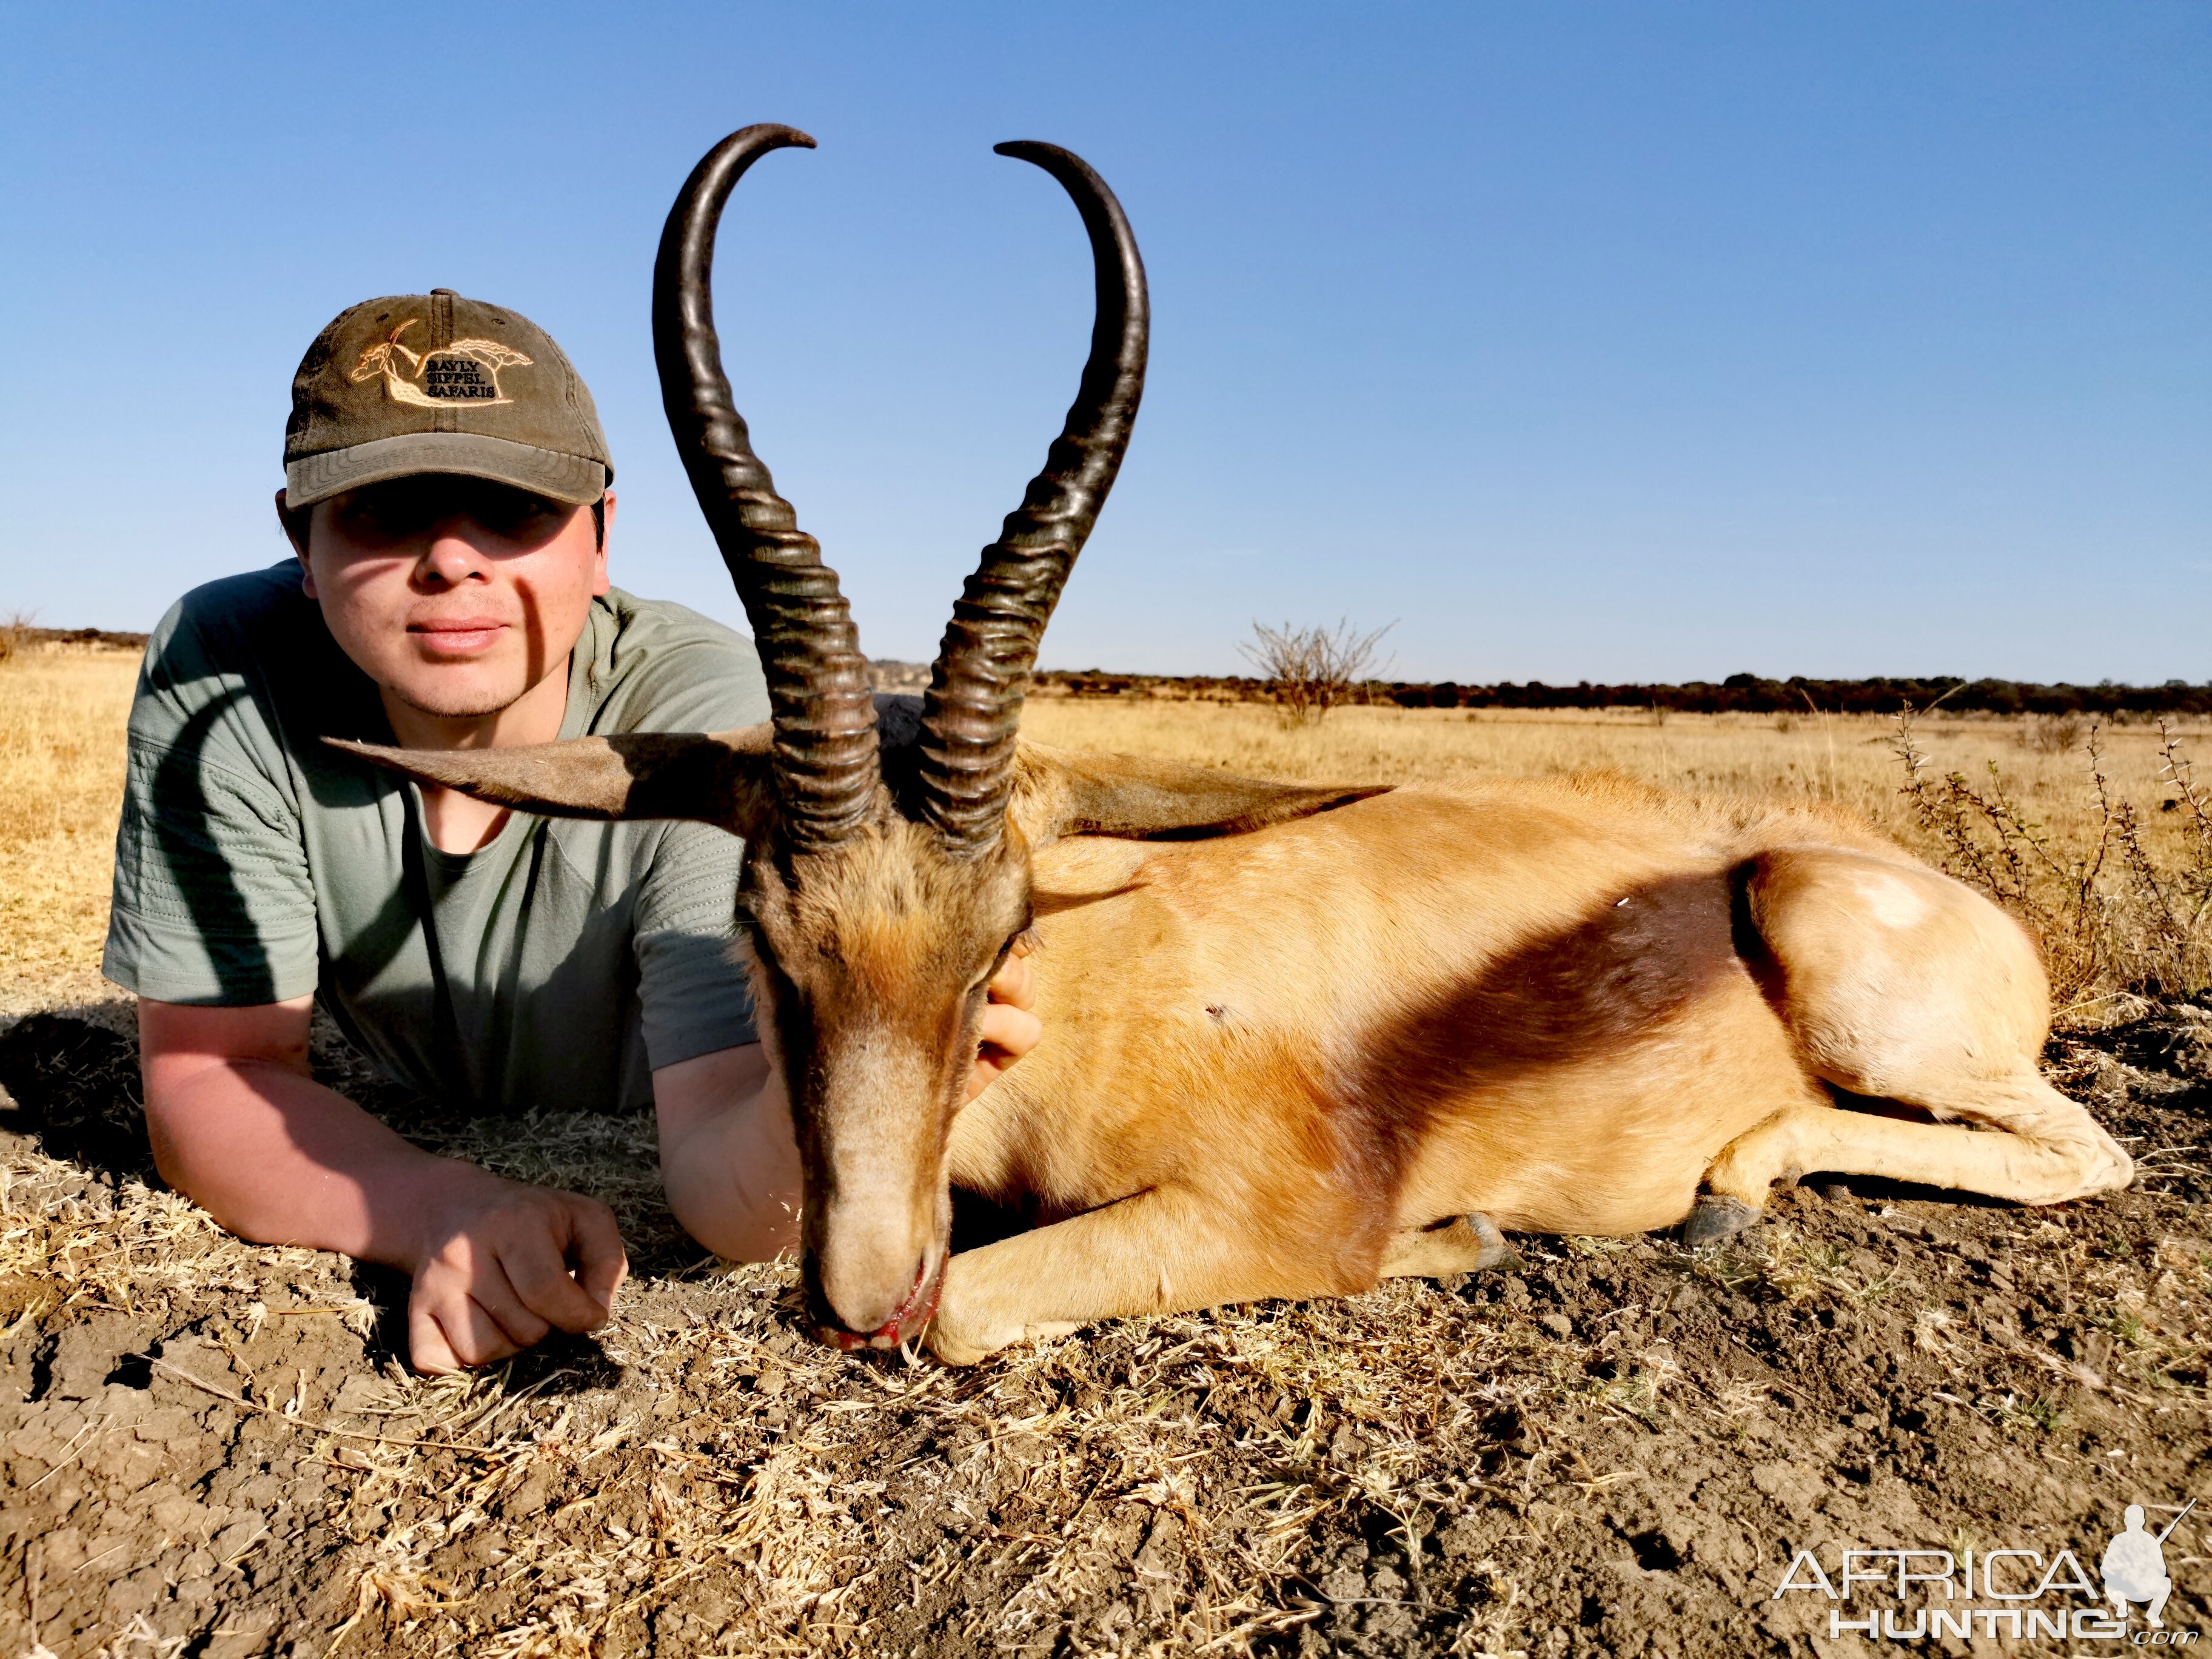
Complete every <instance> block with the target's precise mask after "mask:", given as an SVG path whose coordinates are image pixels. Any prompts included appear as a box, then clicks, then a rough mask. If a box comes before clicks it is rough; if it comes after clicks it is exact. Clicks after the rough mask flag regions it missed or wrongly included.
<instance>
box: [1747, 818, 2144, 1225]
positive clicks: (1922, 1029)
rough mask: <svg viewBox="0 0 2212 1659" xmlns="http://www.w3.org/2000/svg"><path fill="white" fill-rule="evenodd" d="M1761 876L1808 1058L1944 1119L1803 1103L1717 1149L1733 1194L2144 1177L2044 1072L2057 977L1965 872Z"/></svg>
mask: <svg viewBox="0 0 2212 1659" xmlns="http://www.w3.org/2000/svg"><path fill="white" fill-rule="evenodd" d="M1747 878H1748V879H1747V882H1746V884H1745V891H1746V896H1747V899H1748V901H1749V905H1750V910H1751V921H1752V922H1753V926H1754V927H1756V928H1757V930H1758V933H1759V938H1760V939H1761V940H1762V941H1763V942H1764V943H1765V946H1766V949H1767V950H1768V951H1771V955H1772V961H1771V964H1770V965H1771V969H1773V971H1772V972H1771V975H1769V976H1768V977H1769V982H1770V994H1772V995H1774V996H1775V997H1776V999H1777V1000H1778V1002H1779V1004H1780V1006H1781V1011H1782V1014H1783V1018H1784V1022H1785V1023H1786V1024H1788V1026H1789V1028H1790V1035H1791V1037H1792V1039H1793V1041H1794V1042H1795V1043H1796V1048H1797V1050H1798V1053H1799V1054H1800V1056H1801V1058H1802V1060H1803V1062H1804V1064H1805V1066H1806V1068H1807V1069H1808V1071H1810V1072H1811V1073H1813V1074H1814V1076H1816V1077H1818V1078H1820V1079H1823V1080H1824V1081H1826V1082H1828V1083H1831V1084H1833V1085H1836V1086H1837V1087H1838V1088H1841V1089H1845V1090H1849V1091H1851V1092H1852V1093H1855V1094H1860V1095H1869V1096H1874V1097H1881V1098H1887V1099H1890V1100H1895V1101H1899V1102H1901V1103H1904V1104H1905V1105H1908V1106H1916V1107H1920V1108H1922V1109H1925V1110H1926V1111H1927V1112H1928V1113H1929V1115H1930V1116H1932V1117H1934V1118H1936V1119H1937V1120H1938V1121H1936V1122H1934V1123H1913V1122H1905V1121H1899V1120H1897V1119H1895V1118H1888V1117H1881V1116H1876V1115H1872V1114H1869V1113H1864V1112H1852V1111H1844V1110H1840V1109H1835V1108H1832V1107H1821V1106H1815V1105H1810V1104H1807V1105H1796V1106H1792V1107H1790V1108H1788V1109H1784V1110H1783V1111H1781V1112H1778V1113H1777V1114H1776V1115H1774V1116H1772V1117H1771V1118H1768V1119H1767V1120H1766V1121H1764V1122H1762V1123H1760V1124H1759V1125H1758V1126H1757V1127H1754V1128H1753V1129H1751V1130H1749V1131H1747V1133H1744V1134H1742V1135H1740V1136H1738V1137H1737V1138H1736V1139H1735V1140H1734V1141H1732V1142H1730V1143H1729V1146H1727V1147H1726V1148H1725V1149H1723V1152H1721V1155H1720V1156H1719V1158H1717V1159H1716V1160H1715V1161H1714V1163H1713V1164H1712V1166H1711V1169H1710V1170H1708V1171H1707V1172H1706V1176H1705V1187H1706V1190H1707V1192H1708V1193H1709V1194H1711V1195H1712V1196H1713V1198H1714V1199H1715V1200H1718V1201H1719V1203H1720V1205H1722V1206H1726V1205H1728V1204H1729V1203H1731V1202H1732V1203H1734V1204H1739V1205H1747V1206H1750V1207H1751V1208H1752V1209H1753V1210H1755V1209H1757V1208H1758V1207H1759V1206H1760V1205H1763V1204H1764V1203H1765V1200H1766V1193H1767V1188H1768V1187H1769V1185H1770V1184H1771V1182H1774V1181H1776V1180H1777V1179H1778V1178H1780V1177H1781V1176H1784V1175H1785V1174H1791V1173H1798V1172H1804V1171H1809V1170H1833V1171H1835V1172H1836V1173H1838V1174H1840V1175H1871V1176H1886V1177H1887V1178H1889V1179H1891V1180H1895V1181H1909V1182H1923V1183H1925V1184H1927V1185H1929V1186H1936V1187H1951V1188H1960V1189H1961V1190H1964V1191H1967V1192H1975V1193H1981V1194H1986V1195H1987V1196H1989V1197H1991V1198H2001V1199H2007V1200H2011V1201H2012V1202H2014V1203H2018V1204H2059V1203H2063V1202H2065V1201H2067V1200H2070V1199H2079V1198H2090V1197H2094V1196H2097V1195H2099V1194H2104V1193H2111V1192H2117V1191H2118V1190H2119V1189H2120V1188H2123V1187H2125V1186H2126V1185H2127V1184H2128V1182H2130V1180H2131V1179H2133V1178H2134V1173H2135V1171H2134V1165H2133V1164H2132V1163H2131V1162H2130V1159H2129V1158H2128V1155H2127V1153H2126V1152H2123V1151H2122V1150H2121V1149H2120V1148H2119V1146H2118V1145H2116V1144H2115V1143H2114V1142H2113V1140H2112V1137H2111V1136H2110V1135H2108V1134H2106V1133H2105V1131H2104V1130H2103V1129H2102V1128H2101V1127H2099V1126H2098V1124H2097V1122H2096V1120H2094V1119H2093V1118H2092V1117H2091V1116H2090V1115H2089V1114H2088V1113H2087V1111H2085V1110H2084V1109H2082V1108H2081V1106H2080V1105H2078V1104H2076V1103H2075V1102H2073V1101H2070V1100H2069V1099H2067V1098H2066V1097H2065V1096H2063V1095H2062V1094H2060V1093H2059V1092H2058V1091H2057V1090H2056V1089H2054V1088H2052V1087H2051V1085H2049V1084H2048V1083H2046V1082H2045V1081H2044V1079H2043V1077H2042V1075H2041V1074H2040V1073H2039V1072H2038V1071H2037V1069H2036V1057H2037V1055H2038V1054H2039V1053H2040V1052H2041V1049H2042V1047H2043V1041H2044V1038H2045V1035H2046V1033H2047V1031H2048V1030H2049V1020H2050V992H2049V987H2048V984H2047V982H2046V981H2045V978H2044V975H2043V969H2042V965H2041V963H2039V962H2038V961H2037V959H2036V956H2035V951H2034V948H2033V945H2030V944H2029V942H2028V940H2027V935H2026V934H2024V933H2022V932H2021V929H2020V928H2019V927H2018V926H2017V925H2016V924H2015V923H2014V921H2012V919H2011V918H2010V917H2008V916H2007V915H2005V914H2004V913H2003V912H2002V911H2001V910H1999V909H1998V908H1996V906H1995V905H1993V904H1991V903H1990V902H1988V901H1987V900H1986V899H1984V898H1982V897H1981V896H1979V895H1978V894H1976V893H1973V892H1972V891H1970V890H1968V889H1966V888H1965V887H1963V886H1961V885H1960V884H1958V883H1957V882H1954V881H1952V880H1951V879H1949V878H1948V877H1944V876H1940V875H1937V874H1936V873H1935V872H1933V871H1930V870H1925V869H1922V868H1920V867H1919V866H1913V865H1906V864H1903V863H1899V862H1895V861H1892V860H1885V859H1881V858H1878V857H1875V856H1873V855H1870V854H1859V853H1850V852H1844V851H1839V850H1833V849H1828V848H1807V849H1792V850H1790V851H1787V852H1781V853H1771V854H1765V855H1764V856H1763V857H1762V858H1760V859H1759V860H1756V861H1755V862H1754V864H1753V866H1751V868H1750V869H1749V871H1748V872H1747ZM1948 1120H1963V1122H1960V1121H1948ZM1969 1123H1972V1124H1979V1125H1981V1126H1984V1130H1998V1131H2002V1133H1994V1134H1993V1133H1984V1132H1983V1131H1978V1130H1976V1129H1972V1128H1969V1127H1966V1124H1969Z"/></svg>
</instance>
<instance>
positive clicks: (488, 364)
mask: <svg viewBox="0 0 2212 1659" xmlns="http://www.w3.org/2000/svg"><path fill="white" fill-rule="evenodd" d="M421 321H422V319H421V318H420V317H410V318H409V319H407V320H406V321H405V322H404V323H402V324H400V325H399V326H398V327H397V328H395V329H393V330H392V332H391V333H390V334H388V335H386V337H384V338H383V339H381V340H380V341H378V342H377V343H375V344H374V345H373V346H371V347H369V349H368V350H366V351H364V352H362V354H361V361H360V362H356V364H355V365H354V366H353V374H352V375H351V377H350V378H351V379H352V380H353V382H354V384H355V385H356V386H358V385H360V384H361V382H362V381H363V380H367V379H368V377H369V376H370V375H372V374H377V373H379V372H381V373H382V374H383V375H384V390H385V392H386V393H387V394H388V395H389V396H390V398H392V402H394V403H396V404H413V405H414V406H415V407H416V408H417V409H443V408H446V407H447V406H448V405H450V404H473V405H474V406H475V407H477V408H478V409H485V408H490V407H492V406H495V405H496V404H511V403H513V401H514V399H513V398H510V397H508V396H507V395H506V393H504V392H501V390H500V387H499V372H500V370H501V369H502V368H529V367H530V359H529V358H527V357H526V356H523V355H522V354H521V353H520V352H519V351H517V350H516V349H514V348H513V347H512V346H503V345H501V343H499V342H498V341H496V340H456V341H454V342H453V344H451V345H449V346H441V347H440V348H439V349H437V350H435V351H425V352H417V351H411V350H410V349H408V348H407V347H405V346H404V345H402V344H400V343H399V337H400V336H401V335H403V334H404V333H405V332H406V331H408V330H409V329H410V328H413V327H414V326H415V325H416V324H418V323H420V322H421ZM403 358H404V360H405V363H404V368H403V367H402V363H401V360H402V359H403ZM418 380H419V381H421V382H422V384H421V385H419V386H418V385H416V381H418Z"/></svg>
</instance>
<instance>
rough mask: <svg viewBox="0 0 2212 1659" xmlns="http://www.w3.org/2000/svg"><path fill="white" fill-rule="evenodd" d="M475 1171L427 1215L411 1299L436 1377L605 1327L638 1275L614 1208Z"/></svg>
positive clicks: (419, 1359) (418, 1356) (410, 1311)
mask: <svg viewBox="0 0 2212 1659" xmlns="http://www.w3.org/2000/svg"><path fill="white" fill-rule="evenodd" d="M467 1173H468V1177H469V1178H468V1179H467V1180H466V1181H465V1182H463V1183H457V1185H461V1186H462V1187H463V1190H461V1191H459V1192H457V1193H456V1194H454V1195H453V1198H451V1199H450V1200H447V1202H445V1203H443V1204H441V1205H439V1206H435V1208H434V1209H433V1210H432V1211H431V1212H430V1213H429V1214H428V1216H426V1218H425V1219H426V1222H427V1223H428V1227H427V1231H426V1236H425V1237H424V1240H423V1245H422V1253H421V1255H419V1256H418V1257H417V1258H416V1262H415V1264H414V1273H415V1288H414V1291H413V1293H412V1294H411V1295H410V1297H408V1302H407V1346H408V1351H409V1357H410V1358H411V1359H412V1360H413V1362H414V1365H415V1369H416V1370H418V1371H423V1372H427V1373H429V1374H430V1375H433V1376H435V1375H438V1374H440V1373H442V1372H447V1371H455V1370H461V1369H463V1368H464V1367H465V1366H471V1365H488V1364H491V1363H492V1362H493V1361H495V1360H500V1359H504V1358H507V1356H508V1355H509V1354H513V1353H519V1352H521V1351H522V1350H523V1349H525V1348H527V1347H530V1346H532V1345H534V1344H536V1343H538V1342H541V1341H543V1340H544V1338H545V1336H546V1335H547V1334H548V1333H549V1332H551V1331H554V1330H562V1331H568V1332H570V1333H573V1334H580V1333H582V1332H584V1331H588V1330H592V1329H595V1328H598V1327H599V1325H601V1324H603V1323H604V1322H605V1320H606V1317H607V1314H608V1312H609V1310H611V1308H612V1306H613V1304H614V1295H615V1291H616V1288H617V1286H619V1285H621V1283H622V1281H623V1277H624V1276H625V1275H626V1274H627V1273H629V1262H628V1261H627V1260H626V1259H625V1258H624V1256H623V1247H622V1235H621V1233H620V1231H618V1230H617V1228H616V1226H615V1218H614V1212H613V1211H611V1210H610V1209H608V1208H607V1206H605V1205H604V1204H602V1203H600V1202H599V1201H598V1200H596V1199H589V1198H586V1197H584V1196H582V1195H581V1194H577V1193H564V1192H556V1191H554V1190H552V1189H550V1188H544V1187H531V1186H526V1185H524V1184H523V1183H522V1182H519V1181H502V1180H501V1179H500V1178H499V1177H498V1176H491V1175H486V1174H484V1173H483V1171H481V1170H473V1169H471V1170H468V1172H467Z"/></svg>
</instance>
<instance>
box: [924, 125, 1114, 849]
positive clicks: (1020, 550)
mask: <svg viewBox="0 0 2212 1659" xmlns="http://www.w3.org/2000/svg"><path fill="white" fill-rule="evenodd" d="M997 149H998V153H999V154H1000V155H1012V156H1015V157H1018V159H1020V160H1022V161H1034V162H1035V163H1036V165H1037V166H1039V167H1042V168H1043V169H1044V170H1045V171H1046V172H1047V173H1050V174H1052V176H1053V177H1054V178H1055V179H1058V180H1060V185H1061V187H1062V188H1063V189H1065V190H1066V191H1067V193H1068V194H1069V195H1070V196H1071V197H1073V198H1074V200H1075V206H1076V210H1077V211H1078V212H1079V213H1081V214H1082V216H1083V226H1084V228H1085V230H1086V231H1088V232H1089V233H1090V235H1091V263H1092V265H1093V268H1094V270H1095V271H1096V274H1097V289H1098V298H1097V320H1096V322H1094V323H1093V325H1092V326H1091V360H1090V362H1087V363H1086V364H1085V365H1084V369H1083V384H1082V386H1081V387H1080V389H1079V390H1078V392H1076V394H1075V402H1074V403H1073V404H1072V405H1071V406H1070V407H1069V409H1068V411H1067V424H1066V427H1065V428H1063V429H1062V430H1061V432H1060V437H1059V438H1058V439H1057V440H1056V441H1054V444H1053V446H1052V448H1051V450H1050V451H1049V452H1048V453H1047V454H1046V457H1045V464H1044V471H1042V472H1040V473H1038V474H1037V475H1036V477H1035V478H1033V479H1031V480H1030V487H1029V492H1028V494H1027V495H1024V497H1023V498H1022V504H1021V506H1020V507H1018V508H1016V509H1015V510H1014V511H1013V512H1012V513H1009V514H1007V515H1006V525H1005V526H1004V528H1002V529H1001V530H1000V532H999V539H998V540H997V541H995V542H994V543H992V544H991V545H990V546H988V547H987V548H985V549H984V550H983V558H982V562H981V565H979V566H978V567H977V568H976V571H975V574H974V575H973V576H970V577H969V579H968V585H967V587H966V590H965V591H964V592H963V594H962V595H961V599H960V602H959V603H958V604H957V605H955V606H954V607H953V609H952V621H951V625H950V626H948V627H947V628H946V629H945V643H944V645H943V646H942V647H940V648H939V651H938V653H937V663H936V666H935V668H934V670H933V672H932V674H931V677H930V687H929V692H928V695H927V696H926V697H924V699H923V700H922V716H921V723H922V732H921V782H922V801H921V807H922V811H923V814H924V816H925V817H927V818H928V820H929V821H930V822H931V823H933V825H934V826H935V827H936V828H937V829H938V830H939V832H940V833H942V835H943V836H944V837H945V841H946V842H947V843H948V844H949V845H950V846H951V848H954V849H955V850H957V851H960V852H963V853H968V854H980V853H983V852H987V851H988V850H989V849H990V848H993V847H994V846H995V845H997V843H998V841H999V837H1000V834H1001V833H1002V831H1003V829H1004V826H1005V823H1006V798H1007V795H1008V793H1009V792H1010V791H1011V790H1012V784H1013V772H1012V763H1013V757H1014V734H1015V731H1016V729H1017V727H1018V726H1019V725H1020V723H1021V714H1022V696H1023V693H1024V691H1025V690H1026V689H1027V686H1028V681H1029V673H1030V668H1031V667H1032V666H1033V665H1035V663H1036V653H1037V641H1039V640H1040V639H1041V638H1042V635H1043V634H1044V625H1045V623H1047V622H1048V621H1049V620H1050V619H1051V617H1052V610H1053V606H1054V605H1056V604H1058V603H1059V600H1060V588H1061V586H1063V585H1064V584H1065V583H1066V580H1067V573H1068V571H1069V570H1070V569H1071V568H1073V566H1074V563H1075V556H1076V555H1077V554H1079V553H1080V552H1081V551H1082V550H1083V544H1084V542H1085V539H1086V538H1088V537H1089V536H1090V534H1091V526H1092V525H1094V524H1096V523H1097V520H1098V509H1099V508H1100V507H1103V505H1104V504H1105V501H1106V492H1107V491H1108V490H1109V489H1112V488H1113V487H1114V475H1115V473H1116V472H1118V471H1121V452H1122V451H1123V450H1125V449H1127V447H1128V445H1129V428H1130V427H1131V426H1132V425H1133V424H1134V422H1135V421H1136V418H1137V401H1138V399H1139V398H1141V397H1142V396H1143V395H1144V390H1145V350H1146V337H1147V334H1148V331H1149V323H1150V313H1149V310H1148V308H1147V305H1146V295H1145V265H1144V261H1143V260H1142V259H1140V258H1138V256H1137V240H1136V238H1135V237H1134V236H1133V234H1131V233H1130V230H1129V222H1128V220H1127V218H1126V217H1124V216H1123V215H1122V212H1121V204H1120V203H1119V202H1117V201H1115V199H1114V192H1113V191H1110V190H1109V189H1107V188H1106V183H1105V181H1104V180H1103V179H1101V178H1099V176H1098V175H1097V173H1093V172H1092V171H1091V168H1090V167H1089V165H1088V164H1087V163H1085V161H1082V160H1081V159H1080V158H1079V157H1078V156H1074V155H1070V154H1069V153H1068V152H1067V151H1066V150H1064V149H1060V147H1059V146H1058V145H1056V144H1039V143H1012V144H1000V145H999V146H998V147H997Z"/></svg>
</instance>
